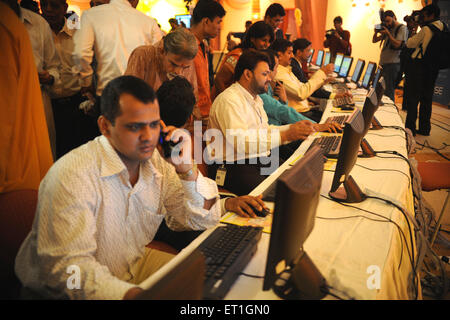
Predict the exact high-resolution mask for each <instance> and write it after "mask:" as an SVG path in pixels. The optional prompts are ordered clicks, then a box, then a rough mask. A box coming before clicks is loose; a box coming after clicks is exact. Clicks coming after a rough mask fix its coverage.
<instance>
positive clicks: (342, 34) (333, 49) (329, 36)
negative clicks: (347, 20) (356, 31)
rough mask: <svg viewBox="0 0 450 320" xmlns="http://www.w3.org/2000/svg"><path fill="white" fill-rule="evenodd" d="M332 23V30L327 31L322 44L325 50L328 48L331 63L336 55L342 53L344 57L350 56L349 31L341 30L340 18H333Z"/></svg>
mask: <svg viewBox="0 0 450 320" xmlns="http://www.w3.org/2000/svg"><path fill="white" fill-rule="evenodd" d="M333 23H334V29H330V30H327V32H326V33H325V38H326V40H325V41H324V42H323V46H324V47H325V48H330V53H331V61H332V62H334V59H335V58H336V54H337V53H342V54H344V55H346V56H350V55H351V54H352V45H351V43H350V31H348V30H344V29H343V28H342V17H340V16H338V17H336V18H334V19H333Z"/></svg>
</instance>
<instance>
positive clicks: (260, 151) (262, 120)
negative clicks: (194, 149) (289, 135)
mask: <svg viewBox="0 0 450 320" xmlns="http://www.w3.org/2000/svg"><path fill="white" fill-rule="evenodd" d="M287 128H288V126H279V127H278V126H270V125H269V122H268V118H267V114H266V112H265V111H264V108H263V101H262V99H261V97H259V96H256V98H253V96H252V95H251V94H250V93H249V92H248V91H247V89H245V88H244V87H242V86H241V85H240V84H239V82H235V83H234V84H232V85H231V86H230V87H228V88H227V89H225V91H223V92H222V93H221V94H220V95H218V96H217V98H216V99H215V100H214V102H213V105H212V107H211V111H210V114H209V123H208V129H218V130H219V131H220V134H221V137H222V138H221V137H216V138H218V139H217V140H214V141H211V143H208V142H207V149H208V155H209V157H210V160H215V161H217V162H218V163H220V162H222V161H224V160H227V161H237V160H241V159H250V158H256V157H260V156H267V155H269V153H270V150H271V149H273V148H276V147H278V146H279V145H280V144H281V137H280V131H283V130H286V129H287ZM208 131H209V130H208ZM208 131H207V133H208ZM209 132H210V134H218V133H219V132H217V131H216V132H214V130H212V131H209Z"/></svg>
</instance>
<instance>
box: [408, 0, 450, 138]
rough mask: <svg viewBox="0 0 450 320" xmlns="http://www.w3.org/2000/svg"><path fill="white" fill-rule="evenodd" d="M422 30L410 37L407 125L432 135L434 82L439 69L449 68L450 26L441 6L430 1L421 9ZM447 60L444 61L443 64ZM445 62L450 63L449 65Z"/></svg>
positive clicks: (412, 129) (417, 131)
mask: <svg viewBox="0 0 450 320" xmlns="http://www.w3.org/2000/svg"><path fill="white" fill-rule="evenodd" d="M421 14H422V19H419V20H423V22H422V24H421V27H422V28H421V29H420V31H419V32H418V33H417V34H416V35H414V36H412V37H411V38H409V39H408V41H407V42H406V47H408V48H414V52H413V53H412V55H411V58H412V60H411V62H410V66H409V67H408V70H407V82H408V91H407V94H408V96H407V102H406V103H407V110H408V114H407V116H406V123H405V127H406V128H409V129H410V130H411V131H412V133H413V134H414V135H415V134H416V133H418V134H420V135H424V136H429V135H430V130H431V122H430V119H431V108H432V99H433V92H434V84H435V82H436V78H437V76H438V73H439V69H445V68H448V66H449V65H448V60H449V59H448V50H449V49H448V47H449V42H450V41H449V40H448V37H449V34H448V28H447V26H446V25H445V24H444V23H443V22H442V21H440V20H439V17H440V9H439V7H438V6H437V5H435V4H430V5H428V6H426V7H424V8H423V9H422V10H421ZM443 62H444V64H443ZM445 62H446V63H447V64H446V65H445ZM419 102H420V109H419V130H416V120H417V107H418V104H419Z"/></svg>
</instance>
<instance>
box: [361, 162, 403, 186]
mask: <svg viewBox="0 0 450 320" xmlns="http://www.w3.org/2000/svg"><path fill="white" fill-rule="evenodd" d="M355 166H358V167H361V168H364V169H367V170H370V171H395V172H400V173H401V174H403V175H404V176H405V177H406V178H407V179H408V187H409V186H410V185H411V178H410V176H408V175H407V174H406V173H404V172H402V171H400V170H396V169H372V168H367V167H365V166H362V165H360V164H357V163H355Z"/></svg>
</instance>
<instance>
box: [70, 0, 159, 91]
mask: <svg viewBox="0 0 450 320" xmlns="http://www.w3.org/2000/svg"><path fill="white" fill-rule="evenodd" d="M137 4H138V0H130V1H127V0H111V1H110V3H108V4H104V5H101V6H96V7H94V8H91V9H89V10H86V11H85V12H84V13H83V15H82V17H81V23H80V29H79V30H77V31H76V32H75V34H74V43H75V47H74V53H73V54H74V61H75V63H76V64H77V66H78V67H79V69H80V74H81V86H82V88H81V91H82V93H87V92H91V93H93V94H95V95H96V96H97V98H99V97H100V96H101V94H102V91H103V89H104V88H105V86H106V84H107V83H108V82H109V81H111V80H112V79H114V78H116V77H118V76H121V75H123V74H124V72H125V70H126V67H127V62H128V58H129V57H130V54H131V52H132V51H133V50H134V49H135V48H137V47H138V46H141V45H151V44H155V43H156V42H158V41H159V40H161V38H162V34H161V31H160V30H159V28H158V25H157V24H156V22H155V20H154V19H152V18H150V17H148V16H146V15H145V14H143V13H142V12H140V11H138V10H136V9H135V8H136V6H137ZM94 48H95V58H96V61H97V70H96V73H97V80H98V83H97V89H96V90H95V92H94V88H92V75H93V70H92V67H91V63H92V58H93V56H94Z"/></svg>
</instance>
